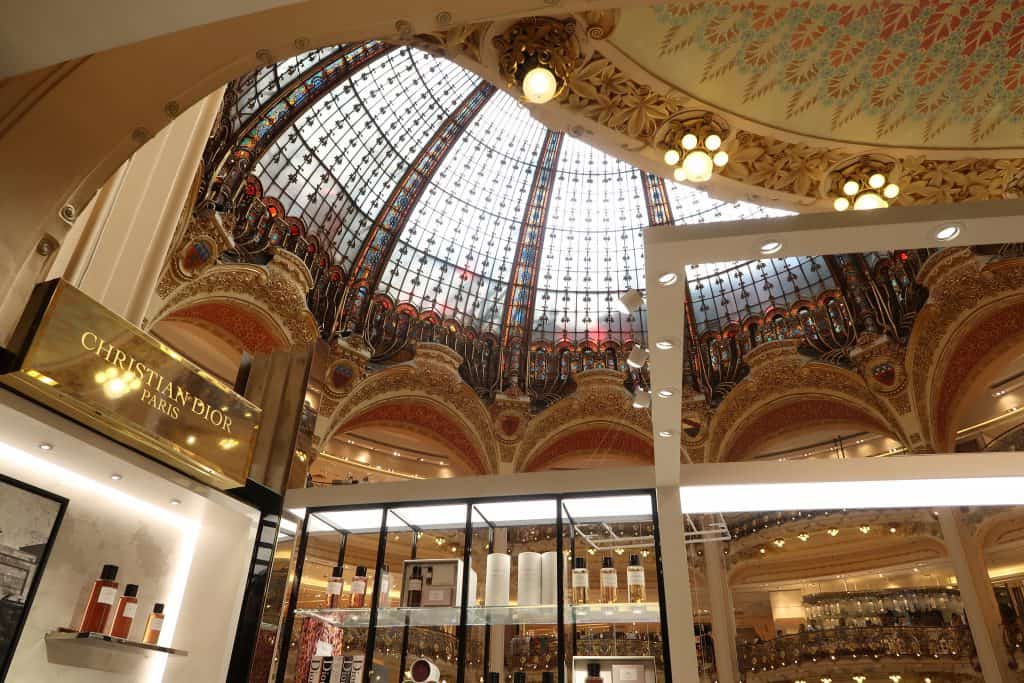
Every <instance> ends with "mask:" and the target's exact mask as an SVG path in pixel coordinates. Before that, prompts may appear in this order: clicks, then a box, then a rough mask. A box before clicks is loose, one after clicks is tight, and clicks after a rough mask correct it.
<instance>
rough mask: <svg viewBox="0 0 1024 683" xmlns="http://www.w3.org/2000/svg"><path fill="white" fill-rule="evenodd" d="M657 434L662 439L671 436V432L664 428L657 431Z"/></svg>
mask: <svg viewBox="0 0 1024 683" xmlns="http://www.w3.org/2000/svg"><path fill="white" fill-rule="evenodd" d="M658 436H660V437H661V438H663V439H667V438H668V437H670V436H672V432H670V431H669V430H667V429H664V430H662V431H660V432H658Z"/></svg>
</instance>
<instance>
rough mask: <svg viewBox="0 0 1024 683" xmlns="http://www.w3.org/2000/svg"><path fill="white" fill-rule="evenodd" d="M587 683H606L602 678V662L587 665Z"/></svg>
mask: <svg viewBox="0 0 1024 683" xmlns="http://www.w3.org/2000/svg"><path fill="white" fill-rule="evenodd" d="M587 683H604V679H603V678H601V662H590V663H589V664H587Z"/></svg>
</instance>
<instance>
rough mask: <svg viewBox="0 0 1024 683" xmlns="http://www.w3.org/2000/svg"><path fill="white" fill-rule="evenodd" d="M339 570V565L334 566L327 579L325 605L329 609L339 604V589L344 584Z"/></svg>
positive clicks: (340, 569)
mask: <svg viewBox="0 0 1024 683" xmlns="http://www.w3.org/2000/svg"><path fill="white" fill-rule="evenodd" d="M341 572H342V568H341V567H335V568H334V569H332V570H331V578H329V579H327V606H328V607H329V608H331V609H334V608H335V607H340V606H341V589H342V587H343V586H344V585H345V584H344V583H343V582H342V580H341Z"/></svg>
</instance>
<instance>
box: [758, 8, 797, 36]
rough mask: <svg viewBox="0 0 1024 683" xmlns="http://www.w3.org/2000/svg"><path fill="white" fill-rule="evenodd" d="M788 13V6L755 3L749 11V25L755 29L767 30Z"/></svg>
mask: <svg viewBox="0 0 1024 683" xmlns="http://www.w3.org/2000/svg"><path fill="white" fill-rule="evenodd" d="M788 13H789V8H788V7H775V8H772V7H768V6H767V5H755V6H754V8H753V11H752V12H751V21H750V25H751V27H753V29H754V30H755V31H767V30H769V29H772V28H774V27H775V26H776V25H777V24H778V23H779V22H781V21H782V20H783V19H784V18H785V17H786V15H787V14H788Z"/></svg>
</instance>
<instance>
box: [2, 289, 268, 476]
mask: <svg viewBox="0 0 1024 683" xmlns="http://www.w3.org/2000/svg"><path fill="white" fill-rule="evenodd" d="M13 342H14V343H13V349H12V350H13V352H14V354H15V355H16V360H15V362H14V367H13V368H7V370H8V371H9V374H5V375H3V376H2V378H0V379H2V381H3V382H4V383H5V384H8V385H9V386H12V387H14V388H16V389H18V390H19V391H22V392H24V393H27V394H29V395H31V396H32V397H34V398H36V399H38V400H40V401H41V402H44V403H46V404H48V405H50V406H52V407H54V408H56V409H58V410H60V411H62V412H66V413H69V414H70V415H71V416H72V417H74V418H75V419H78V420H80V421H82V422H86V423H87V424H89V425H90V426H92V427H94V428H96V429H98V430H100V431H102V432H104V433H106V434H108V435H109V436H111V437H112V438H114V439H116V440H118V441H122V442H124V443H126V444H128V445H130V446H134V447H137V448H139V449H140V450H142V451H144V452H146V453H148V454H149V455H151V456H153V457H154V458H156V459H158V460H161V461H163V462H165V463H167V464H168V465H171V466H172V467H174V468H176V469H179V470H182V471H184V472H186V473H187V474H189V475H191V476H194V477H196V478H198V479H201V480H203V481H206V482H207V483H210V484H212V485H214V486H217V487H219V488H230V487H232V486H244V485H245V480H246V477H247V476H248V474H249V467H250V465H251V464H252V454H253V447H254V445H255V441H256V432H257V429H258V428H259V419H260V409H259V408H257V407H256V406H255V405H253V404H252V403H250V402H249V401H247V400H245V399H244V398H242V397H241V396H239V395H238V394H236V393H235V392H234V391H233V390H232V388H231V387H229V386H227V385H225V384H224V383H223V382H221V381H220V380H218V379H217V378H215V377H213V376H211V375H210V374H209V373H207V372H205V371H203V370H202V369H200V368H199V367H197V366H196V365H195V364H193V363H191V362H190V361H188V360H187V359H185V358H183V357H182V356H181V354H179V353H177V352H176V351H174V349H171V348H169V347H168V346H166V345H164V344H162V343H161V342H160V341H158V340H157V339H154V338H153V337H151V336H150V335H148V334H146V333H145V332H143V331H142V330H140V329H139V328H137V327H135V326H134V325H132V324H131V323H129V322H128V321H127V320H125V319H123V318H121V317H119V316H117V315H115V314H114V313H112V312H110V311H109V310H107V309H106V308H104V307H103V306H101V305H100V304H98V303H97V302H95V301H93V300H92V299H90V298H89V297H88V296H86V295H85V294H83V293H82V292H81V291H79V290H77V289H75V288H74V287H72V286H71V285H69V284H68V283H66V282H64V281H63V280H52V281H50V282H46V283H43V284H41V285H39V286H37V287H36V291H35V292H34V293H33V298H32V302H31V303H30V304H29V308H28V310H27V311H26V313H25V315H24V316H23V317H22V320H21V323H20V324H19V326H18V331H17V332H16V333H15V337H14V340H13Z"/></svg>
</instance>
